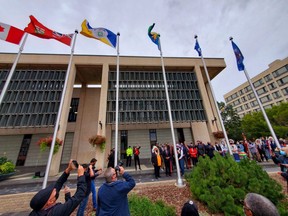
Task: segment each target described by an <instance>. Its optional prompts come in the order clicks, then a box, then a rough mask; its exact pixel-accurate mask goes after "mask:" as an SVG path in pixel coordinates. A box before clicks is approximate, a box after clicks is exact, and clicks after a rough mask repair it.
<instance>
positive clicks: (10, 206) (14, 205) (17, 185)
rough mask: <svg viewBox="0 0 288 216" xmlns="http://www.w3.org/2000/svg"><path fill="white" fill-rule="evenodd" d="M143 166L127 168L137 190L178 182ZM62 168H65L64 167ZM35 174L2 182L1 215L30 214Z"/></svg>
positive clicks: (72, 180)
mask: <svg viewBox="0 0 288 216" xmlns="http://www.w3.org/2000/svg"><path fill="white" fill-rule="evenodd" d="M259 165H262V166H263V168H264V169H266V168H268V169H269V168H275V169H279V168H278V167H277V166H276V165H274V164H273V163H272V162H263V163H259ZM65 167H66V166H65ZM62 168H63V167H61V169H62ZM141 168H142V170H137V171H135V169H134V167H128V168H125V171H127V172H129V173H130V174H131V175H132V176H133V177H134V179H135V181H136V187H135V188H134V189H133V190H136V191H137V190H138V189H139V188H141V187H145V186H147V185H149V184H155V183H160V184H161V183H163V182H165V183H168V184H175V183H176V182H177V173H176V171H174V173H173V175H172V177H166V176H165V173H163V171H161V175H162V178H160V179H157V180H156V179H155V178H154V176H153V172H154V171H153V167H152V165H151V164H145V165H141ZM38 169H39V167H38ZM44 170H45V169H44ZM62 170H64V168H63V169H62ZM190 170H191V169H190ZM190 170H186V172H189V171H190ZM31 171H32V172H31ZM34 174H35V168H30V169H29V168H22V171H19V172H17V173H16V174H15V175H14V176H12V177H10V178H9V179H7V180H4V181H1V182H0V203H1V205H0V216H8V215H12V216H13V215H17V216H22V215H28V214H29V212H30V211H31V209H30V206H29V203H30V200H31V198H32V197H33V196H34V194H35V193H36V192H37V191H39V190H40V189H41V188H42V184H43V180H44V178H33V176H34ZM61 174H62V172H61V173H59V174H58V175H57V176H54V177H49V179H48V183H47V185H49V183H50V182H54V181H55V180H56V179H57V178H58V177H59V176H60V175H61ZM76 178H77V174H76V172H74V173H71V175H70V177H69V179H68V181H67V185H68V186H69V187H70V188H71V192H72V194H74V191H75V188H76ZM103 182H104V178H103V176H99V177H97V178H96V185H97V186H99V185H101V184H102V183H103ZM183 182H184V180H183ZM59 201H60V202H64V196H63V195H62V193H60V196H59Z"/></svg>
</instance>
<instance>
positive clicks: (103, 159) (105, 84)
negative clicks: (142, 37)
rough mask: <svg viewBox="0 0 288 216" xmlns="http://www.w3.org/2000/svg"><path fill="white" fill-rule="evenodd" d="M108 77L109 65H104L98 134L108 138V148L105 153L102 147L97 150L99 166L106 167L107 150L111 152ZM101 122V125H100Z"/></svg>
mask: <svg viewBox="0 0 288 216" xmlns="http://www.w3.org/2000/svg"><path fill="white" fill-rule="evenodd" d="M108 77H109V65H108V63H105V64H103V66H102V80H101V93H100V101H99V116H98V130H97V134H99V135H102V136H105V137H106V146H105V150H104V152H102V151H101V149H100V147H98V146H97V149H96V158H97V160H98V161H97V164H98V165H99V166H102V167H104V166H105V162H106V159H107V157H106V155H107V154H108V151H107V149H108V150H109V149H110V148H108V146H110V145H111V143H109V139H107V134H106V110H107V94H108ZM100 121H101V124H102V128H101V125H100V124H99V123H100Z"/></svg>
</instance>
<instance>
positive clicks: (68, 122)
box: [0, 54, 226, 173]
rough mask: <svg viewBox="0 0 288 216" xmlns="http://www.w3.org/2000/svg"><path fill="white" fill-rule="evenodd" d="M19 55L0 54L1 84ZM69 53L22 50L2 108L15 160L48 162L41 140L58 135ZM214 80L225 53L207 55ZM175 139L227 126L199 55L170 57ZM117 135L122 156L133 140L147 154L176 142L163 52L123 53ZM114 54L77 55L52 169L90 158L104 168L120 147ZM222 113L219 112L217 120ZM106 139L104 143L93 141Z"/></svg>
mask: <svg viewBox="0 0 288 216" xmlns="http://www.w3.org/2000/svg"><path fill="white" fill-rule="evenodd" d="M15 57H16V54H0V90H1V89H2V88H3V86H4V83H5V80H6V78H7V76H8V73H9V71H10V68H11V66H12V64H13V61H14V59H15ZM69 57H70V56H69V55H57V54H55V55H54V54H22V55H21V57H20V60H19V63H18V65H17V68H16V71H15V73H14V75H13V78H12V80H11V83H10V85H9V87H8V90H7V94H6V95H5V98H4V100H3V103H2V105H1V107H0V114H1V119H0V152H1V154H5V155H6V156H7V157H8V158H9V159H11V160H12V161H14V162H15V163H16V164H17V166H43V165H46V163H47V160H48V155H49V151H46V152H40V148H39V146H38V145H37V141H38V140H39V139H40V138H43V137H47V136H49V135H50V136H51V135H53V131H54V124H55V122H56V118H57V112H58V107H59V104H60V99H61V94H62V91H63V86H64V81H65V74H66V70H67V67H68V62H69ZM205 61H206V64H207V67H208V71H209V75H210V79H211V80H212V79H213V78H214V77H215V76H217V74H219V73H220V72H221V71H222V70H223V69H224V68H225V67H226V65H225V62H224V59H214V58H213V59H205ZM164 62H165V70H166V77H167V82H168V89H169V95H170V103H171V110H172V116H173V122H174V129H175V137H176V140H177V141H179V142H184V141H185V142H186V143H190V142H191V141H192V142H195V141H196V140H198V139H199V140H203V141H204V142H207V141H212V142H213V141H215V139H216V137H214V136H213V132H217V131H222V129H221V124H220V122H218V121H217V120H215V119H218V117H217V111H216V109H215V107H214V103H213V98H212V96H211V91H210V87H209V86H208V83H207V78H206V77H205V73H204V68H203V65H202V61H201V59H199V58H165V59H164ZM119 88H120V91H119V133H118V135H119V137H118V145H119V146H118V149H119V151H120V152H119V155H120V157H121V158H123V157H124V153H125V149H126V148H127V147H128V146H129V145H130V146H136V145H139V146H141V159H149V158H150V153H151V146H152V145H154V144H155V143H156V142H159V143H166V142H168V143H171V144H172V135H171V129H170V124H169V118H168V108H167V100H166V95H165V89H164V82H163V75H162V66H161V61H160V58H158V57H128V56H127V57H123V56H121V57H120V85H119ZM115 108H116V56H91V55H74V57H73V63H72V67H71V72H70V77H69V79H68V84H67V90H66V95H65V98H64V105H63V110H62V112H61V120H60V124H59V127H58V128H59V129H58V134H57V137H58V138H60V139H61V140H64V145H63V146H62V147H60V151H59V152H58V153H56V154H55V155H54V156H53V160H52V164H51V170H50V171H52V173H53V172H54V173H57V172H58V171H59V166H60V165H61V164H65V163H67V161H68V160H69V159H70V158H73V159H76V160H78V162H79V163H87V162H89V160H90V158H92V157H96V158H97V159H98V164H99V165H102V166H103V167H106V159H107V155H108V153H109V152H110V149H111V148H113V146H114V145H115V136H114V134H115V114H116V113H115ZM215 117H217V118H215ZM97 134H98V135H103V136H105V137H106V148H105V150H104V151H101V150H100V147H96V148H95V147H93V146H92V145H91V144H90V143H89V142H88V139H89V138H90V137H92V136H94V135H97Z"/></svg>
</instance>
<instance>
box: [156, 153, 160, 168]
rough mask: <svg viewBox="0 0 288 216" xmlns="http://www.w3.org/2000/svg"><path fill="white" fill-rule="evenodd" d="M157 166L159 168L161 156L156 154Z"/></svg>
mask: <svg viewBox="0 0 288 216" xmlns="http://www.w3.org/2000/svg"><path fill="white" fill-rule="evenodd" d="M157 165H158V166H161V156H160V155H159V154H157Z"/></svg>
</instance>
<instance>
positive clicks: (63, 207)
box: [29, 172, 87, 216]
mask: <svg viewBox="0 0 288 216" xmlns="http://www.w3.org/2000/svg"><path fill="white" fill-rule="evenodd" d="M68 176H69V174H67V173H65V172H63V174H62V175H61V176H60V178H59V179H58V180H57V182H56V184H55V188H56V190H57V191H60V190H61V188H62V186H63V184H64V183H65V182H66V180H67V178H68ZM86 188H87V185H86V181H85V176H84V175H83V176H80V177H78V182H77V190H76V192H75V194H74V196H72V197H70V198H68V199H67V200H66V202H65V203H57V204H55V205H54V206H52V207H51V208H49V209H46V210H40V211H34V210H33V211H32V212H31V213H30V214H29V215H30V216H36V215H38V216H44V215H49V216H54V215H55V216H62V215H63V216H66V215H67V216H68V215H70V214H71V213H72V212H73V211H74V210H75V209H76V208H77V206H78V205H79V204H80V202H81V201H82V200H83V199H84V197H85V193H86Z"/></svg>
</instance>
